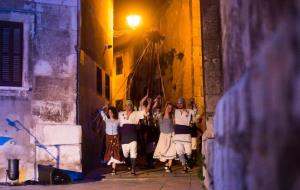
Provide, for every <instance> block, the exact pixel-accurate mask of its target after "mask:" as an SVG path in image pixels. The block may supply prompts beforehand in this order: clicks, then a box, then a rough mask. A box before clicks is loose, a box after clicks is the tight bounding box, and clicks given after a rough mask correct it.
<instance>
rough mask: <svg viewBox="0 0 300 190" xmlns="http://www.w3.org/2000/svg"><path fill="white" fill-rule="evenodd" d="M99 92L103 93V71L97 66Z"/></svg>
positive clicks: (99, 93)
mask: <svg viewBox="0 0 300 190" xmlns="http://www.w3.org/2000/svg"><path fill="white" fill-rule="evenodd" d="M97 94H98V95H100V96H101V95H102V71H101V69H100V68H98V67H97Z"/></svg>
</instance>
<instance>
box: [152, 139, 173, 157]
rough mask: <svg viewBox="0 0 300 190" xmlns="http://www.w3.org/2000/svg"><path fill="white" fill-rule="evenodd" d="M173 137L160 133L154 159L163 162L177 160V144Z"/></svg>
mask: <svg viewBox="0 0 300 190" xmlns="http://www.w3.org/2000/svg"><path fill="white" fill-rule="evenodd" d="M173 135H174V134H172V133H169V134H166V133H160V135H159V140H158V143H157V146H156V149H155V152H154V155H153V158H155V159H159V160H160V161H161V162H165V161H167V160H172V159H175V158H176V149H175V144H174V143H173V142H172V141H173V139H172V136H173Z"/></svg>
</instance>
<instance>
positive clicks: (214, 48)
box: [201, 0, 224, 189]
mask: <svg viewBox="0 0 300 190" xmlns="http://www.w3.org/2000/svg"><path fill="white" fill-rule="evenodd" d="M219 9H220V1H219V0H202V1H201V13H202V43H203V45H202V46H203V57H204V58H203V60H204V63H203V70H204V86H205V90H204V94H205V124H206V125H205V126H206V129H205V131H204V134H203V136H202V154H203V155H204V156H205V160H204V161H205V165H206V166H207V167H204V168H203V175H204V177H205V181H204V182H205V184H206V186H207V187H208V188H209V189H210V188H212V185H213V179H212V170H213V144H214V141H215V140H214V127H213V122H214V121H213V117H214V114H215V109H216V105H217V102H218V101H219V99H220V97H221V96H222V94H223V86H224V84H223V67H222V57H221V23H220V12H219Z"/></svg>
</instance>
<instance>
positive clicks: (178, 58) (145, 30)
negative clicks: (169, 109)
mask: <svg viewBox="0 0 300 190" xmlns="http://www.w3.org/2000/svg"><path fill="white" fill-rule="evenodd" d="M141 2H143V4H142V3H141ZM141 2H140V3H141V4H142V5H140V4H138V5H136V2H135V1H126V3H125V2H123V1H115V10H116V13H115V15H116V16H115V44H116V45H115V49H114V52H115V53H114V61H115V65H116V66H117V65H118V64H119V63H120V60H121V59H122V61H123V68H124V71H125V72H124V74H123V75H124V76H125V77H122V78H121V77H120V75H118V79H117V80H118V82H117V83H118V84H122V85H123V86H122V87H120V88H118V87H116V90H113V92H112V93H113V94H114V93H116V98H115V100H116V101H117V100H121V99H123V100H124V99H126V98H132V99H134V100H136V101H137V100H139V99H140V98H141V97H143V95H144V94H145V89H146V88H149V89H150V90H152V91H153V92H152V95H155V94H156V93H160V94H162V95H163V94H165V97H166V98H165V99H166V100H168V101H172V102H174V103H175V102H176V100H177V98H179V97H181V96H183V97H185V98H186V99H190V98H195V100H196V103H197V104H198V106H199V108H200V110H202V111H203V110H204V91H203V81H202V79H203V74H202V73H203V70H202V68H203V67H202V62H203V61H202V49H201V27H200V25H201V22H200V2H199V1H197V0H196V1H171V0H168V1H147V0H146V1H141ZM132 7H134V8H132ZM145 7H148V9H147V11H145ZM132 9H133V10H132ZM119 11H120V12H119ZM130 13H136V14H140V15H143V16H144V17H143V20H142V23H141V26H139V27H140V28H139V27H138V28H137V29H135V30H128V26H127V28H126V26H124V23H123V22H122V20H121V18H123V20H125V16H126V15H128V14H130ZM120 17H121V18H120ZM152 31H157V32H158V33H159V34H160V35H161V36H162V40H161V43H160V44H159V45H158V46H159V47H158V49H159V55H157V56H158V57H159V59H160V63H159V64H158V63H156V64H153V62H155V60H152V59H151V58H152V57H153V56H152V54H151V48H152V47H150V48H148V49H147V51H146V53H145V55H144V56H142V61H141V63H140V64H139V66H138V67H137V69H136V72H134V71H135V65H136V64H137V61H138V59H139V58H140V57H141V55H143V52H144V50H145V49H146V47H147V43H148V42H149V33H151V32H152ZM183 34H184V35H183ZM150 35H151V34H150ZM149 49H150V50H149ZM151 64H152V65H153V66H152V67H153V68H152V69H150V68H149V65H151ZM158 65H160V68H158ZM153 69H154V70H156V71H153V72H152V73H149V71H150V70H153ZM159 69H160V70H161V74H160V71H159ZM132 76H133V81H132V82H131V83H130V81H129V80H127V78H128V77H132ZM161 77H162V80H163V81H162V83H161V81H160V80H161ZM125 80H127V84H126V82H119V81H125ZM149 80H152V81H153V83H154V84H150V83H149V82H148V81H149ZM116 86H117V85H116ZM120 91H121V92H120Z"/></svg>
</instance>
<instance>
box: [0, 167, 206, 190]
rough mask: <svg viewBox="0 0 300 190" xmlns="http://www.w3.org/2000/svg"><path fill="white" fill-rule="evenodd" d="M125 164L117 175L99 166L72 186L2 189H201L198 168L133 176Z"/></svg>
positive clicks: (0, 188) (1, 188)
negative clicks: (183, 171)
mask: <svg viewBox="0 0 300 190" xmlns="http://www.w3.org/2000/svg"><path fill="white" fill-rule="evenodd" d="M125 169H126V168H124V167H122V170H123V171H120V172H119V173H118V174H117V175H115V176H112V175H110V174H109V173H108V170H107V169H105V168H100V169H96V170H95V171H93V172H92V173H91V174H89V175H88V176H87V178H86V179H85V180H83V181H80V182H78V183H77V184H71V185H51V186H50V185H48V186H43V185H31V186H29V185H28V186H3V185H2V186H1V185H0V190H39V189H43V190H81V189H84V190H99V189H104V190H106V189H107V190H131V189H132V190H136V189H139V190H201V183H200V180H199V178H198V177H197V174H196V173H197V168H194V169H193V171H192V172H191V173H188V174H182V173H181V168H180V167H179V166H175V167H174V168H173V172H172V173H165V172H164V171H163V169H162V168H161V167H157V168H156V169H152V170H145V169H140V170H139V171H138V172H137V175H136V176H132V175H131V174H129V173H128V172H127V171H126V170H125Z"/></svg>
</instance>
